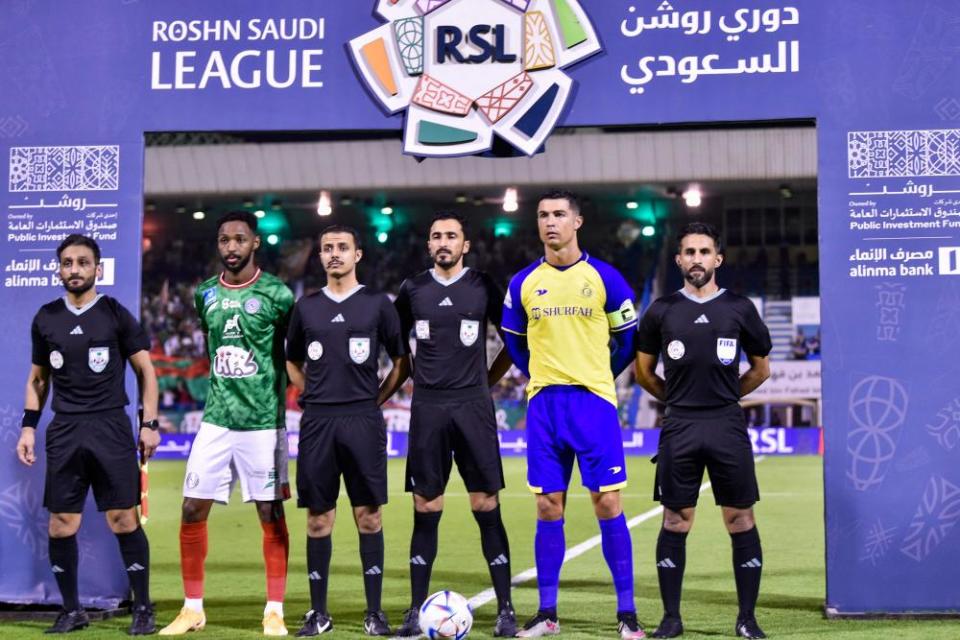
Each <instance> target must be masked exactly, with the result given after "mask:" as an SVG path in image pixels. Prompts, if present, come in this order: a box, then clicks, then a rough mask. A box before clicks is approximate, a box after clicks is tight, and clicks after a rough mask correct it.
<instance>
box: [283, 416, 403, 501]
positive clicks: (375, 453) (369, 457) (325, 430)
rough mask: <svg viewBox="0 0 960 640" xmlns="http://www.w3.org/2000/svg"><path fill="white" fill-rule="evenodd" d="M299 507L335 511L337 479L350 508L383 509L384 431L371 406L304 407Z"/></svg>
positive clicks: (385, 469) (385, 460) (384, 485)
mask: <svg viewBox="0 0 960 640" xmlns="http://www.w3.org/2000/svg"><path fill="white" fill-rule="evenodd" d="M299 449H300V452H299V454H298V456H297V506H299V507H302V508H307V509H310V510H311V511H314V512H317V513H325V512H327V511H330V510H331V509H333V508H334V507H336V506H337V497H338V496H339V495H340V476H341V474H342V475H343V482H344V484H345V485H346V486H347V496H348V497H349V498H350V504H351V505H352V506H354V507H363V506H379V505H383V504H387V427H386V424H385V423H384V421H383V414H382V413H380V409H379V408H378V407H377V405H376V403H374V402H372V401H363V402H352V403H345V404H339V405H313V404H311V405H307V408H306V410H305V411H304V413H303V418H302V420H301V421H300V445H299Z"/></svg>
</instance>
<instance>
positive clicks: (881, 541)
mask: <svg viewBox="0 0 960 640" xmlns="http://www.w3.org/2000/svg"><path fill="white" fill-rule="evenodd" d="M896 530H897V528H896V527H891V528H889V529H888V528H887V527H885V526H883V523H882V522H881V521H880V520H879V519H878V520H877V521H876V522H875V523H873V526H872V527H870V531H869V533H867V539H866V540H865V541H864V544H863V553H861V554H860V560H861V562H869V563H870V564H872V565H873V566H877V562H878V561H880V560H881V559H882V558H884V557H885V556H886V555H887V551H889V550H890V547H892V546H893V540H894V535H893V534H894V532H895V531H896Z"/></svg>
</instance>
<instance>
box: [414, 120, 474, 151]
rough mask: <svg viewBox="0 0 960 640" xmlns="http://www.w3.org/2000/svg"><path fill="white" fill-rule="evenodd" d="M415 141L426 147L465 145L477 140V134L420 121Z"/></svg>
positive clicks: (436, 123)
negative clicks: (426, 145)
mask: <svg viewBox="0 0 960 640" xmlns="http://www.w3.org/2000/svg"><path fill="white" fill-rule="evenodd" d="M417 139H418V140H419V142H420V144H428V145H438V146H443V145H451V144H466V143H468V142H473V141H474V140H476V139H477V132H476V131H468V130H466V129H460V128H458V127H449V126H447V125H445V124H440V123H438V122H430V121H429V120H422V121H421V122H420V131H419V135H418V137H417Z"/></svg>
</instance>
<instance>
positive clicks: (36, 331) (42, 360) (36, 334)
mask: <svg viewBox="0 0 960 640" xmlns="http://www.w3.org/2000/svg"><path fill="white" fill-rule="evenodd" d="M30 346H31V351H32V353H31V357H32V360H33V364H35V365H37V366H38V367H49V366H50V361H49V359H48V357H47V343H46V341H45V340H44V339H43V334H42V333H40V325H38V324H37V319H36V318H34V319H33V324H31V325H30Z"/></svg>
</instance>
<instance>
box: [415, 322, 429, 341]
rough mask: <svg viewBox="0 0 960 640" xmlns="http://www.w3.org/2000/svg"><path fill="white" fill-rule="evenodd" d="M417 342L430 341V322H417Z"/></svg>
mask: <svg viewBox="0 0 960 640" xmlns="http://www.w3.org/2000/svg"><path fill="white" fill-rule="evenodd" d="M416 328H417V340H429V339H430V321H429V320H417V324H416Z"/></svg>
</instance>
